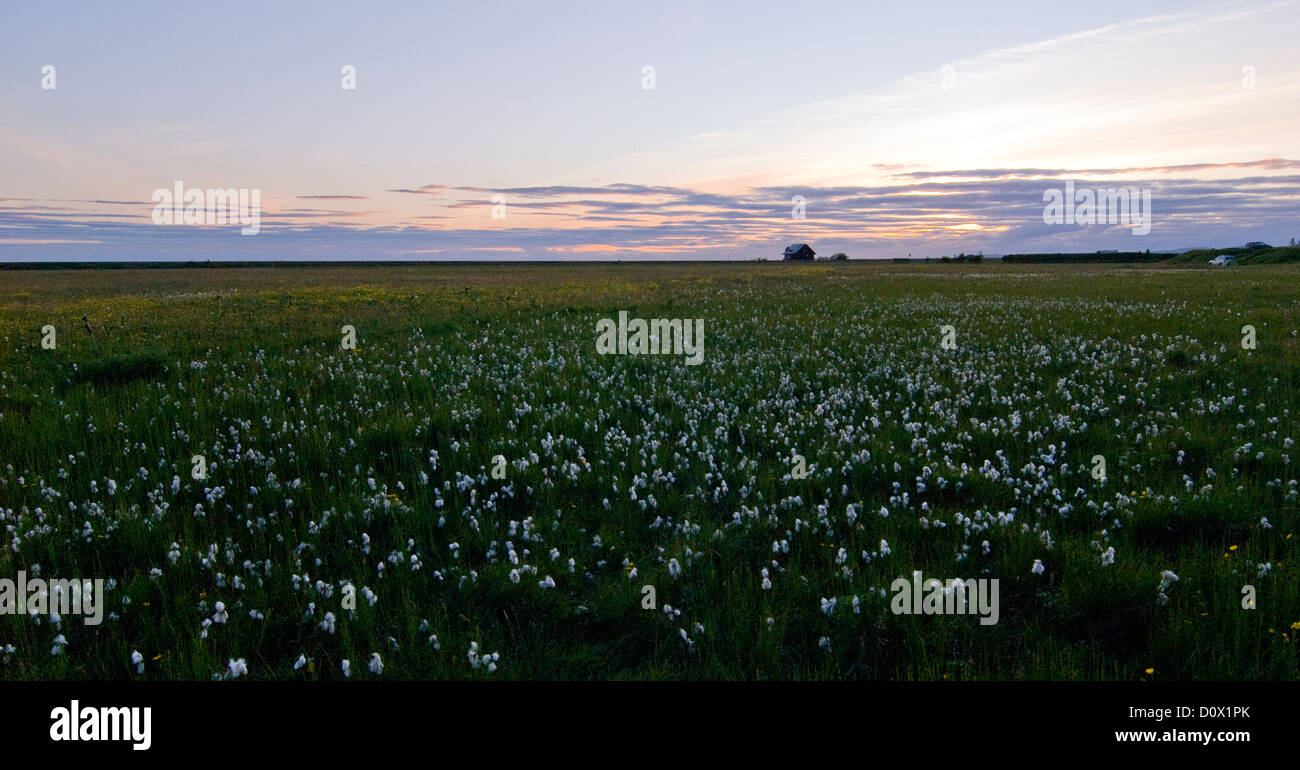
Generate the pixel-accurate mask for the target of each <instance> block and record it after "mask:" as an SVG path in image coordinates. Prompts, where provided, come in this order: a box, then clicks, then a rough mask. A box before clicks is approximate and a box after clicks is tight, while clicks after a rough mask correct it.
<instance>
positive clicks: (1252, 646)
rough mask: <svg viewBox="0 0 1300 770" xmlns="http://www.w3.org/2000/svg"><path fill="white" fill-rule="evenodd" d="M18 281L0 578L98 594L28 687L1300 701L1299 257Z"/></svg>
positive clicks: (0, 291)
mask: <svg viewBox="0 0 1300 770" xmlns="http://www.w3.org/2000/svg"><path fill="white" fill-rule="evenodd" d="M0 284H2V285H0V524H2V525H3V532H0V578H13V577H14V576H15V574H16V573H17V572H19V571H20V570H21V571H24V572H25V573H26V574H28V575H29V576H30V575H39V576H41V577H43V578H55V577H58V578H67V579H72V578H83V577H84V578H104V579H106V580H107V581H108V583H107V585H108V591H107V593H106V602H107V604H106V611H105V617H104V620H103V622H102V623H101V624H99V625H96V626H92V625H86V624H85V623H83V620H82V618H80V617H74V616H61V617H58V618H52V617H50V616H48V615H45V616H41V615H36V616H20V615H17V614H4V615H0V679H9V680H18V679H22V680H44V679H112V680H129V679H137V680H164V679H202V680H210V679H227V680H229V679H240V680H243V679H311V680H317V679H323V680H345V679H346V680H350V681H359V680H374V679H482V680H504V679H539V678H540V679H769V680H774V679H782V680H784V679H799V680H804V679H816V680H822V679H909V680H989V679H995V680H1006V679H1049V680H1135V679H1148V680H1165V679H1180V680H1193V679H1197V680H1238V679H1242V680H1279V679H1285V680H1295V679H1300V652H1298V651H1297V642H1296V635H1297V634H1298V633H1300V580H1298V579H1297V575H1298V574H1300V558H1298V557H1300V538H1296V537H1294V536H1293V535H1294V534H1295V533H1296V531H1297V529H1298V528H1300V526H1298V525H1300V515H1298V511H1300V503H1298V501H1297V497H1298V496H1300V489H1297V475H1298V474H1297V472H1296V463H1294V462H1293V459H1294V456H1295V455H1296V454H1297V449H1296V446H1295V439H1296V436H1297V434H1298V433H1300V431H1297V424H1296V416H1295V413H1296V410H1297V408H1298V407H1300V396H1298V395H1297V390H1296V385H1297V377H1296V373H1297V370H1298V369H1300V311H1298V309H1300V303H1298V302H1297V300H1300V266H1297V265H1251V266H1242V267H1238V268H1233V269H1226V270H1216V269H1207V268H1204V267H1200V266H1181V267H1170V266H1163V265H1004V264H998V263H996V262H984V263H980V264H978V265H968V264H946V265H940V264H907V265H902V264H891V263H885V264H866V263H855V262H848V263H843V262H841V263H834V264H820V263H818V264H807V265H795V264H780V263H774V264H760V263H747V264H673V265H663V264H654V265H647V264H641V265H638V264H590V265H581V264H576V265H574V264H571V265H531V266H528V265H441V266H429V265H413V266H403V267H370V268H361V267H312V268H306V267H274V268H272V267H266V268H208V269H201V268H195V269H167V270H133V269H128V270H43V271H24V270H13V271H4V272H3V273H0ZM621 310H626V311H628V312H629V314H630V315H632V316H640V317H646V318H651V317H655V318H686V319H703V322H704V337H705V347H704V354H703V359H702V363H700V364H699V365H694V366H692V365H687V363H686V362H685V361H684V360H683V357H682V356H671V355H663V356H628V355H600V354H598V353H597V350H596V338H597V335H596V326H597V322H598V320H599V319H601V318H604V317H615V316H617V314H618V312H619V311H621ZM47 325H49V326H53V327H54V328H55V331H56V344H55V346H54V347H53V348H52V349H47V348H46V347H43V346H42V340H43V332H42V329H43V328H44V327H46V326H47ZM1246 325H1250V326H1252V327H1253V328H1254V335H1253V336H1254V347H1253V348H1251V349H1248V348H1247V347H1243V337H1244V336H1245V335H1244V333H1243V327H1244V326H1246ZM344 326H352V327H353V328H354V329H355V332H356V348H355V349H345V348H344V347H342V346H341V340H342V338H343V333H342V329H343V327H344ZM945 326H951V327H952V328H951V335H950V338H949V339H950V341H951V342H952V343H953V345H952V346H948V347H945V345H944V344H942V343H943V341H944V336H945V335H944V333H943V331H942V329H943V327H945ZM196 455H200V456H202V457H203V458H204V465H205V470H206V475H205V477H204V478H194V475H193V471H194V465H193V462H192V461H193V458H194V457H195V456H196ZM498 455H500V456H501V457H502V458H503V459H504V461H505V462H504V476H505V478H497V477H496V475H500V473H499V472H498V474H495V475H494V473H493V470H494V468H495V469H499V468H500V464H499V463H494V461H493V458H494V457H496V456H498ZM796 455H797V457H796ZM1098 456H1100V457H1101V458H1103V459H1104V463H1105V475H1104V478H1098V477H1097V474H1096V473H1095V469H1096V467H1097V466H1096V461H1095V458H1097V457H1098ZM805 470H806V472H799V471H805ZM915 570H921V571H923V573H924V574H925V575H926V577H935V578H940V579H949V578H988V579H997V580H998V581H999V583H1000V593H999V601H1000V610H999V619H998V622H997V623H996V624H981V623H980V619H979V617H977V616H974V615H915V614H895V613H894V612H893V611H892V610H891V606H890V600H891V596H890V594H889V588H890V586H891V584H892V583H893V581H894V580H896V579H898V578H910V577H911V575H912V573H913V571H915ZM646 586H651V587H653V591H652V593H653V599H654V602H653V605H654V606H653V607H652V608H647V606H646V604H647V592H646V591H645V587H646ZM1245 586H1250V587H1251V591H1250V592H1249V593H1248V594H1244V593H1243V587H1245ZM1248 595H1253V596H1254V603H1253V606H1252V607H1245V606H1243V603H1244V602H1246V599H1245V598H1244V597H1247V596H1248ZM348 597H354V600H355V601H354V602H350V601H349V600H348ZM345 661H346V663H345Z"/></svg>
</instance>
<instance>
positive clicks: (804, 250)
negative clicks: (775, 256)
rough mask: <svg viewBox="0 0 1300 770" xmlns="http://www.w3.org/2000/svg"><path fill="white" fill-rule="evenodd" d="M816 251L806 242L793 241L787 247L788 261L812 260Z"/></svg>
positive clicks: (786, 256)
mask: <svg viewBox="0 0 1300 770" xmlns="http://www.w3.org/2000/svg"><path fill="white" fill-rule="evenodd" d="M815 256H816V253H815V252H814V251H813V250H812V248H811V247H810V246H809V245H808V244H806V243H792V244H790V245H789V246H786V247H785V257H784V259H785V260H786V261H807V262H811V261H812V260H813V257H815Z"/></svg>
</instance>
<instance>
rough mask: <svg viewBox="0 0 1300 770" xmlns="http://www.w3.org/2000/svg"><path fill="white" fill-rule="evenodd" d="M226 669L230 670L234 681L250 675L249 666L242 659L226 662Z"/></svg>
mask: <svg viewBox="0 0 1300 770" xmlns="http://www.w3.org/2000/svg"><path fill="white" fill-rule="evenodd" d="M226 668H227V669H229V670H230V677H231V678H232V679H234V678H236V677H239V676H243V675H244V674H247V673H248V664H247V663H245V662H244V659H243V658H240V659H239V660H234V659H233V658H232V659H231V660H229V661H227V662H226Z"/></svg>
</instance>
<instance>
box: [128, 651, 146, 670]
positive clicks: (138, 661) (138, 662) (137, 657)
mask: <svg viewBox="0 0 1300 770" xmlns="http://www.w3.org/2000/svg"><path fill="white" fill-rule="evenodd" d="M131 665H133V666H135V673H137V674H143V673H144V656H143V655H141V654H140V651H139V650H131Z"/></svg>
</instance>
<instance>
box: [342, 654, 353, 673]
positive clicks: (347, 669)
mask: <svg viewBox="0 0 1300 770" xmlns="http://www.w3.org/2000/svg"><path fill="white" fill-rule="evenodd" d="M343 676H344V677H349V676H352V661H350V660H348V659H347V658H344V659H343Z"/></svg>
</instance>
